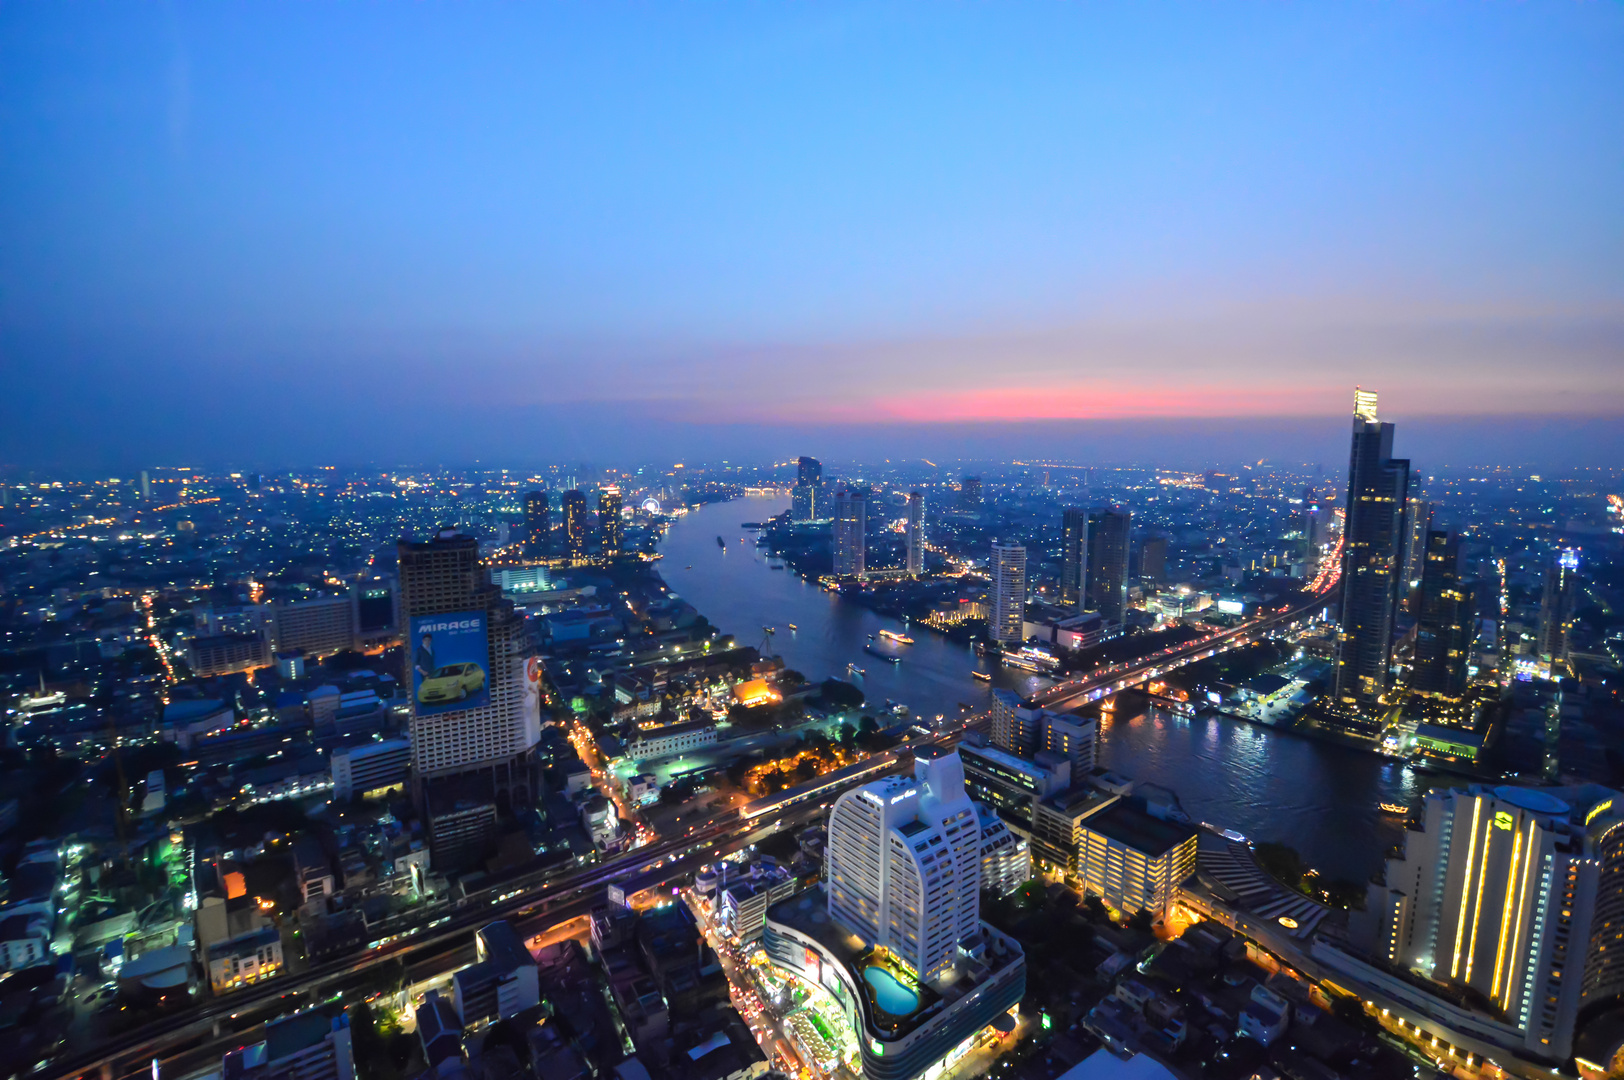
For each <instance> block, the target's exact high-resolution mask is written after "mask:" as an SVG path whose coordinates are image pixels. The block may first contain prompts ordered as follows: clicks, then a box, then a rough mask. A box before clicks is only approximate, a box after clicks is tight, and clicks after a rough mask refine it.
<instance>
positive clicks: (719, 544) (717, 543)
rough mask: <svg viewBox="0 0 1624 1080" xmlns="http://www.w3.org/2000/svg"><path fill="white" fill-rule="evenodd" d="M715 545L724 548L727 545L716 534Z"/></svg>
mask: <svg viewBox="0 0 1624 1080" xmlns="http://www.w3.org/2000/svg"><path fill="white" fill-rule="evenodd" d="M716 546H717V547H719V548H725V547H727V541H726V540H723V539H722V538H721V537H720V536H718V537H717V538H716Z"/></svg>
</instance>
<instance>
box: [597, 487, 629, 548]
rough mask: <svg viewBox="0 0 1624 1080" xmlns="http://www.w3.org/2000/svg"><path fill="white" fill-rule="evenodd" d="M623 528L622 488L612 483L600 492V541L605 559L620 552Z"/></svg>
mask: <svg viewBox="0 0 1624 1080" xmlns="http://www.w3.org/2000/svg"><path fill="white" fill-rule="evenodd" d="M622 529H623V526H622V524H621V520H620V488H618V487H617V486H615V485H614V484H610V485H609V486H607V487H605V488H604V489H603V490H601V491H599V492H598V543H599V546H600V547H601V548H602V549H603V557H604V558H605V559H613V558H614V557H615V556H617V555H619V554H620V548H621V538H622V536H623V533H622Z"/></svg>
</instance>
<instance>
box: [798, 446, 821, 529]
mask: <svg viewBox="0 0 1624 1080" xmlns="http://www.w3.org/2000/svg"><path fill="white" fill-rule="evenodd" d="M822 513H823V463H822V462H821V461H819V460H818V459H817V458H810V457H801V458H798V459H796V462H795V487H794V488H793V489H792V490H791V491H790V520H791V521H816V520H818V516H819V515H820V514H822Z"/></svg>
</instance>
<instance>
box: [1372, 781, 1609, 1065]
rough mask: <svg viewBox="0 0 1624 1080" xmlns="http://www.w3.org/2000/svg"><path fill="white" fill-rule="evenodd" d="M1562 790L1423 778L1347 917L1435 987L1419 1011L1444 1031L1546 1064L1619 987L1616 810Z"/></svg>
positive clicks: (1386, 956)
mask: <svg viewBox="0 0 1624 1080" xmlns="http://www.w3.org/2000/svg"><path fill="white" fill-rule="evenodd" d="M1562 794H1563V795H1566V796H1569V797H1570V798H1572V799H1573V801H1568V799H1565V798H1558V797H1557V795H1556V794H1553V793H1551V792H1549V791H1536V790H1533V789H1529V788H1519V787H1514V786H1511V785H1502V786H1499V787H1494V788H1490V787H1487V786H1485V785H1478V784H1474V785H1472V786H1470V787H1467V788H1438V789H1434V790H1433V791H1432V792H1431V793H1430V794H1428V795H1427V797H1426V799H1425V800H1424V802H1423V804H1422V806H1421V808H1420V810H1419V812H1418V813H1416V814H1414V815H1412V819H1411V821H1412V823H1411V824H1410V825H1409V826H1408V828H1407V829H1406V831H1405V834H1404V840H1403V843H1402V845H1401V847H1400V849H1399V850H1400V852H1401V854H1399V855H1398V856H1397V857H1395V858H1390V859H1388V860H1387V866H1386V871H1385V873H1384V875H1383V877H1382V878H1381V880H1380V881H1379V882H1377V883H1374V884H1372V885H1371V886H1370V888H1369V895H1368V897H1367V902H1366V906H1365V910H1364V911H1363V912H1361V913H1357V914H1356V916H1355V917H1354V919H1353V920H1352V922H1351V924H1350V927H1349V930H1350V937H1351V939H1352V942H1353V944H1354V946H1355V947H1358V948H1362V949H1363V950H1365V952H1366V954H1367V955H1368V956H1370V957H1371V958H1372V959H1373V960H1375V961H1376V962H1377V963H1379V964H1381V965H1384V966H1385V967H1386V968H1388V969H1389V970H1396V971H1400V972H1408V973H1409V977H1410V978H1411V979H1412V980H1428V981H1430V982H1431V983H1434V984H1437V990H1436V991H1434V992H1433V994H1432V997H1433V998H1434V1001H1435V1003H1436V1005H1435V1007H1431V1006H1429V1011H1432V1012H1435V1013H1436V1015H1437V1016H1438V1017H1439V1018H1443V1019H1445V1020H1446V1022H1448V1023H1449V1024H1450V1026H1451V1027H1452V1028H1454V1029H1455V1030H1457V1031H1464V1033H1466V1034H1468V1035H1470V1036H1472V1037H1475V1038H1479V1039H1486V1040H1487V1041H1490V1042H1492V1043H1495V1044H1497V1045H1500V1046H1504V1047H1506V1048H1508V1049H1511V1050H1514V1051H1516V1052H1518V1053H1519V1054H1523V1055H1528V1056H1532V1057H1534V1058H1536V1059H1541V1060H1545V1061H1548V1062H1563V1061H1566V1060H1567V1059H1568V1058H1569V1056H1570V1055H1571V1053H1572V1050H1573V1038H1574V1034H1575V1027H1576V1025H1577V1023H1578V1020H1579V1018H1580V1016H1581V1015H1585V1016H1589V1015H1592V1014H1593V1013H1594V1012H1595V1011H1596V1010H1597V1009H1599V1008H1602V1007H1603V1006H1604V1005H1612V1004H1616V1002H1617V1000H1618V999H1619V996H1620V995H1621V994H1624V827H1621V826H1624V819H1621V818H1620V816H1619V814H1618V813H1617V812H1615V810H1614V806H1613V800H1614V797H1615V795H1614V793H1613V792H1611V791H1608V790H1606V789H1602V788H1595V787H1587V788H1579V789H1569V790H1565V791H1564V792H1563V793H1562ZM1419 985H1421V986H1424V985H1425V983H1420V984H1419ZM1458 1014H1464V1016H1462V1015H1458ZM1463 1019H1464V1021H1465V1022H1462V1021H1463Z"/></svg>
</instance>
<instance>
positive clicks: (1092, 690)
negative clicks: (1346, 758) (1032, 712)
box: [1032, 574, 1337, 710]
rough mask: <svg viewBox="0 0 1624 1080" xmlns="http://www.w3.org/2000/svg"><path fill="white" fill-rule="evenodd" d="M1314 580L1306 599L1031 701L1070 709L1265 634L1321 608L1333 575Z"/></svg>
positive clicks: (1057, 687) (1042, 693)
mask: <svg viewBox="0 0 1624 1080" xmlns="http://www.w3.org/2000/svg"><path fill="white" fill-rule="evenodd" d="M1328 577H1329V580H1324V579H1321V580H1320V581H1316V583H1315V584H1316V585H1318V588H1317V589H1315V590H1314V591H1313V592H1310V593H1309V594H1308V595H1307V597H1306V598H1304V599H1302V600H1299V601H1298V602H1297V603H1295V604H1291V605H1289V606H1287V607H1285V608H1283V609H1275V610H1272V611H1265V612H1264V613H1263V614H1261V615H1259V616H1257V617H1255V618H1253V619H1251V620H1249V621H1247V622H1245V623H1243V624H1242V625H1240V626H1237V627H1234V628H1233V629H1230V630H1218V631H1214V632H1212V633H1210V634H1207V635H1205V636H1204V637H1200V638H1197V639H1196V640H1195V641H1192V642H1189V643H1188V644H1184V645H1174V646H1170V647H1169V648H1166V649H1163V650H1162V651H1161V652H1159V653H1155V654H1154V655H1151V656H1147V657H1144V658H1142V659H1139V660H1131V661H1126V662H1124V663H1120V664H1113V665H1111V666H1110V667H1107V668H1104V669H1102V670H1098V671H1091V672H1089V673H1088V674H1086V675H1079V676H1077V677H1076V678H1072V679H1066V680H1064V681H1062V682H1057V683H1055V684H1054V685H1053V686H1051V687H1049V688H1047V689H1046V690H1042V691H1040V692H1039V693H1037V694H1034V695H1033V697H1032V704H1034V705H1037V706H1040V707H1042V708H1045V709H1056V710H1059V709H1075V708H1077V707H1078V706H1081V705H1087V704H1089V703H1090V702H1094V701H1098V700H1100V699H1101V698H1104V697H1109V696H1110V695H1112V694H1115V693H1117V692H1118V691H1121V690H1126V689H1127V688H1128V687H1130V686H1138V685H1139V684H1140V683H1145V682H1149V681H1151V680H1152V679H1158V678H1160V677H1162V676H1163V675H1165V674H1167V673H1168V672H1170V671H1173V670H1176V669H1177V668H1181V667H1186V666H1188V665H1190V664H1194V663H1199V662H1200V661H1202V660H1206V659H1209V658H1210V657H1214V656H1217V655H1218V654H1219V653H1224V652H1229V651H1231V650H1233V649H1239V648H1243V647H1244V646H1247V645H1251V644H1254V643H1255V642H1258V641H1262V640H1263V639H1264V638H1265V637H1267V636H1269V635H1270V634H1272V633H1274V632H1275V631H1277V630H1280V629H1281V628H1283V627H1286V626H1289V625H1291V624H1292V623H1294V622H1298V621H1300V620H1302V619H1304V618H1306V617H1308V616H1310V615H1312V614H1313V613H1314V612H1316V611H1319V610H1321V609H1322V608H1324V607H1325V605H1326V604H1327V603H1329V602H1330V601H1331V600H1332V598H1333V597H1334V595H1335V591H1336V583H1337V577H1336V575H1334V574H1333V575H1328Z"/></svg>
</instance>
